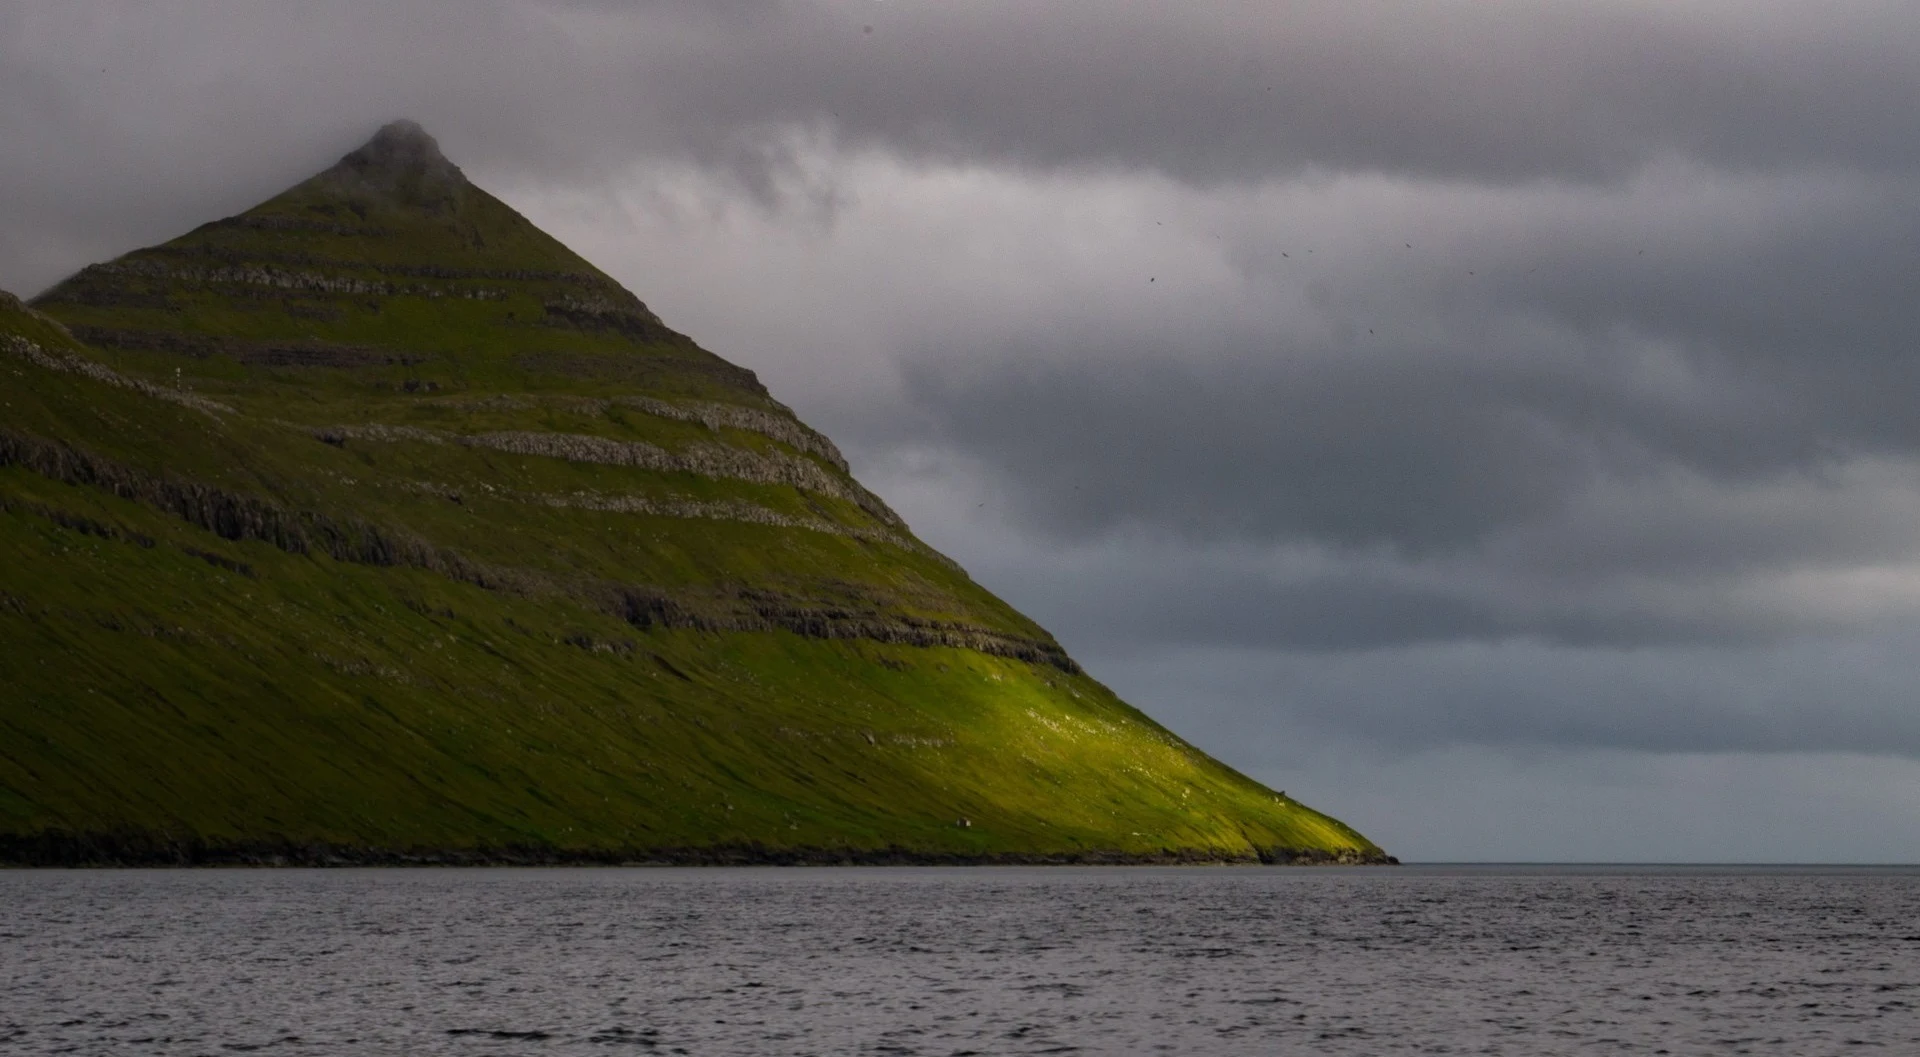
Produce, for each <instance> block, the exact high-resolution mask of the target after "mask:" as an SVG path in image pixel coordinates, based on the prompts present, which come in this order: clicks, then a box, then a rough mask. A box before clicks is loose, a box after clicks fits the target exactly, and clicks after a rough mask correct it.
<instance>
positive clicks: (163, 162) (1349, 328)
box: [0, 0, 1920, 861]
mask: <svg viewBox="0 0 1920 1057" xmlns="http://www.w3.org/2000/svg"><path fill="white" fill-rule="evenodd" d="M1915 55H1920V8H1916V7H1915V6H1914V5H1913V4H1912V3H1910V2H1886V3H1851V2H1845V0H1839V2H1830V3H1822V4H1809V3H1805V2H1804V0H1738V2H1734V0H1713V2H1707V0H1702V2H1695V3H1682V4H1676V3H1671V2H1666V0H1586V2H1580V3H1574V2H1549V0H1531V2H1525V3H1522V2H1517V0H1516V2H1513V3H1497V2H1490V3H1475V4H1460V3H1446V2H1431V3H1419V2H1412V0H1398V2H1385V0H1378V2H1360V0H1327V2H1324V3H1291V4H1290V3H1279V2H1275V0H1244V2H1242V0H1188V2H1181V3H1174V2H1166V0H1162V2H1153V3H1149V2H1141V0H1045V2H1039V0H884V2H877V0H824V2H778V0H627V2H617V0H599V2H592V0H578V2H562V0H550V2H525V3H494V2H487V0H433V2H427V0H420V2H407V0H365V2H341V0H313V2H308V3H303V4H300V5H269V4H260V3H257V2H254V0H231V2H225V3H221V2H205V0H192V2H187V0H181V2H167V0H158V2H153V3H147V4H141V5H137V6H136V5H126V4H121V3H110V2H105V0H0V287H5V288H7V289H10V290H13V291H14V292H16V293H21V294H26V295H31V294H33V293H36V292H38V291H39V290H40V289H42V288H44V287H45V286H46V285H48V284H50V283H52V282H53V281H55V280H57V279H59V278H60V277H62V276H63V275H65V274H67V273H69V272H71V271H72V270H74V269H76V268H78V267H79V266H81V265H83V264H85V263H88V262H89V261H92V260H97V259H101V258H105V257H110V256H113V255H115V254H117V253H121V252H124V251H126V250H128V249H131V248H134V247H136V246H139V245H144V244H149V243H153V242H157V241H160V240H163V239H165V238H169V237H171V236H173V235H176V234H179V233H180V232H182V231H184V230H186V229H188V228H190V227H192V226H194V225H195V224H198V223H200V222H202V221H204V220H207V219H211V218H214V217H217V216H222V215H227V214H230V213H234V212H237V211H239V210H241V209H244V208H246V207H247V206H249V205H251V204H253V203H254V202H255V201H258V200H259V199H261V198H264V197H266V196H268V195H270V194H272V193H273V192H275V191H277V190H279V189H281V188H282V187H284V186H285V185H287V184H290V183H292V182H294V181H295V180H297V179H300V178H302V177H304V176H306V175H309V174H310V173H312V172H314V171H317V170H318V169H320V168H322V167H324V166H325V165H327V164H329V163H331V161H333V160H334V159H335V158H337V157H338V156H339V155H340V154H342V153H344V152H345V151H346V150H348V149H350V148H352V147H353V146H355V145H357V144H358V143H359V142H360V141H362V140H364V139H365V138H366V137H367V136H368V135H370V134H371V132H372V131H373V129H374V128H376V127H377V126H378V125H379V124H381V123H382V122H384V121H386V120H388V119H391V118H394V117H400V116H408V117H413V118H416V119H418V120H419V121H421V122H422V123H424V124H425V125H426V126H427V128H428V130H429V131H430V132H432V133H433V134H435V135H436V136H437V137H438V138H439V139H440V141H441V144H442V146H443V147H444V148H445V150H446V151H447V153H448V154H449V155H450V156H451V157H452V158H453V159H454V160H455V161H456V162H457V163H459V164H461V165H462V166H463V167H464V168H465V169H466V171H467V173H468V175H469V176H471V177H473V178H474V179H475V180H476V181H477V182H479V183H481V184H482V185H483V186H486V187H488V188H490V189H492V190H494V191H495V192H496V193H498V194H500V195H501V196H502V197H504V198H505V199H507V200H508V201H509V202H510V203H512V204H513V205H514V206H515V207H517V208H519V209H520V210H521V211H522V212H524V213H526V214H527V215H528V216H529V217H530V218H532V219H533V220H535V221H536V222H537V223H539V224H541V225H542V226H543V227H545V228H546V229H547V230H548V231H550V232H552V233H553V234H555V235H556V236H558V237H560V238H561V239H562V240H564V241H566V242H568V243H569V244H570V245H572V246H573V247H574V248H576V249H577V250H579V251H580V252H582V253H583V254H584V255H586V256H587V257H588V258H589V259H591V260H593V261H594V262H595V263H597V264H599V265H600V266H602V267H603V268H605V269H606V270H607V271H609V272H610V273H612V274H613V275H614V276H615V277H617V278H619V279H620V280H622V281H623V282H625V283H626V284H627V285H628V286H629V287H630V288H632V289H633V290H634V291H635V292H636V293H637V294H639V295H640V296H641V298H643V299H644V300H646V301H647V302H648V304H649V305H650V306H651V307H653V308H654V309H655V310H656V311H658V312H659V313H660V314H661V315H662V316H663V317H664V318H665V319H666V320H667V322H668V323H669V324H671V325H673V326H676V327H677V328H678V329H681V330H684V331H687V332H689V333H691V334H692V335H694V336H695V337H696V338H697V339H699V340H700V341H701V342H702V343H703V344H704V345H706V346H707V347H709V348H711V349H713V350H714V351H716V352H718V353H720V354H721V355H723V356H725V357H727V358H729V359H731V360H733V361H735V362H737V363H741V364H744V365H746V366H749V367H751V368H753V369H755V370H756V371H758V372H759V373H760V375H761V377H762V378H763V380H765V381H766V382H767V383H768V384H769V386H770V387H771V388H772V389H773V391H774V394H775V395H776V396H777V397H779V398H780V399H782V400H783V401H785V402H786V403H788V404H790V405H792V406H793V407H794V408H795V409H796V410H797V411H799V412H800V414H801V416H802V417H803V418H805V419H807V420H808V421H809V422H811V423H813V424H814V425H816V426H818V427H820V428H822V429H823V430H825V431H826V432H827V433H829V434H830V435H831V436H833V437H835V438H836V439H837V440H838V441H840V442H841V444H842V446H843V447H845V448H846V449H847V450H848V455H849V457H850V458H851V459H852V461H853V462H854V465H855V468H856V471H857V472H858V473H859V475H860V476H861V477H862V479H863V480H865V481H866V482H867V483H868V484H869V485H871V486H873V487H875V488H876V489H877V490H878V491H879V492H881V494H883V495H885V496H886V497H887V498H888V499H889V501H891V502H892V503H893V504H894V505H895V506H896V507H897V508H898V509H899V510H900V511H901V513H902V514H903V515H905V516H906V517H907V518H908V520H909V521H910V522H911V523H912V525H913V526H914V528H915V529H916V530H917V531H918V532H919V533H920V535H922V536H923V537H924V538H926V539H927V540H929V541H930V542H932V543H933V544H935V545H936V546H938V547H940V548H942V549H943V550H945V551H946V552H947V553H948V554H951V555H952V556H954V557H955V558H957V559H959V560H960V561H961V562H962V563H963V564H964V565H965V566H966V567H967V568H968V569H969V570H971V571H972V573H973V574H974V577H975V578H976V579H978V580H980V581H982V582H983V583H985V584H986V585H987V586H989V587H991V588H993V589H994V590H996V591H998V592H999V593H1001V594H1002V595H1003V596H1005V597H1006V598H1008V599H1009V600H1010V601H1012V602H1013V603H1015V604H1016V605H1018V606H1020V607H1021V608H1023V609H1024V610H1026V611H1027V612H1029V613H1030V614H1032V615H1033V616H1035V617H1036V618H1037V619H1039V620H1040V621H1041V622H1042V623H1044V624H1046V625H1047V626H1048V627H1049V628H1051V629H1052V630H1053V631H1054V632H1055V633H1056V634H1057V635H1058V636H1059V637H1060V638H1061V640H1062V641H1063V642H1065V643H1066V644H1067V646H1068V648H1069V649H1070V650H1072V651H1073V652H1074V653H1075V654H1076V656H1078V657H1079V658H1080V659H1081V660H1082V661H1084V662H1085V663H1086V664H1087V666H1088V667H1089V668H1090V669H1091V670H1092V671H1093V673H1094V674H1095V675H1096V676H1098V677H1100V678H1102V679H1104V680H1105V681H1107V682H1108V683H1110V684H1111V685H1113V686H1114V687H1115V688H1116V689H1117V690H1119V691H1120V692H1121V693H1122V694H1123V695H1125V696H1127V697H1128V698H1129V699H1130V700H1132V701H1133V702H1134V703H1136V704H1138V705H1139V706H1141V707H1142V708H1144V709H1146V710H1147V711H1148V712H1150V713H1151V714H1153V715H1155V716H1156V717H1158V718H1160V719H1161V720H1163V721H1165V722H1166V723H1168V724H1169V725H1171V726H1172V727H1173V728H1174V729H1176V730H1177V731H1179V732H1181V733H1182V734H1184V735H1186V736H1188V737H1189V738H1191V739H1193V740H1194V741H1196V742H1197V743H1199V744H1200V745H1201V746H1202V747H1204V748H1206V749H1208V750H1209V751H1212V752H1214V753H1216V754H1217V755H1219V756H1221V757H1222V758H1223V759H1225V760H1227V761H1228V762H1230V763H1232V764H1234V765H1236V766H1238V767H1240V768H1242V769H1244V770H1246V771H1248V772H1249V773H1251V774H1254V775H1255V776H1257V777H1259V778H1261V779H1263V780H1265V781H1267V782H1269V783H1270V784H1272V785H1274V786H1276V787H1279V788H1283V789H1286V790H1287V791H1288V792H1289V793H1291V794H1293V795H1295V796H1298V797H1300V798H1301V799H1304V800H1306V801H1307V802H1309V803H1313V804H1315V805H1317V806H1321V807H1323V808H1325V809H1326V810H1328V811H1330V812H1332V813H1334V814H1336V815H1339V816H1340V817H1342V818H1344V819H1346V820H1347V821H1350V822H1352V823H1353V824H1354V825H1356V826H1358V827H1359V828H1360V829H1361V830H1362V831H1364V832H1366V833H1367V834H1368V835H1370V836H1372V837H1373V838H1375V839H1376V840H1378V841H1379V842H1380V843H1382V844H1383V845H1385V846H1386V847H1387V848H1388V849H1389V850H1390V851H1394V852H1397V853H1398V854H1400V855H1401V856H1402V857H1403V858H1409V859H1427V860H1432V859H1447V860H1489V859H1492V860H1569V859H1572V860H1641V861H1646V860H1718V861H1806V860H1826V861H1915V860H1920V296H1916V291H1920V106H1916V105H1914V102H1915V100H1920V62H1916V61H1915V60H1914V56H1915Z"/></svg>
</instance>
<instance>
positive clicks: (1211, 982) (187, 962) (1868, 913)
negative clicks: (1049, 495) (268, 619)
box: [0, 866, 1920, 1057]
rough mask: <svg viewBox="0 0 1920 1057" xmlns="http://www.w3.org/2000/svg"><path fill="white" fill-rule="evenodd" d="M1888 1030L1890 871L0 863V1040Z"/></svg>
mask: <svg viewBox="0 0 1920 1057" xmlns="http://www.w3.org/2000/svg"><path fill="white" fill-rule="evenodd" d="M1867 1051H1873V1052H1887V1053H1894V1054H1903V1055H1914V1054H1920V869H1915V868H1873V867H1852V868H1841V867H1834V868H1810V867H1671V866H1644V867H1643V866H1607V867H1583V866H1400V867H1378V868H1374V867H1193V868H1184V867H1138V868H1131V867H1104V868H1079V867H1033V868H997V867H996V868H989V867H976V868H914V867H894V868H871V869H868V868H833V867H815V868H746V869H669V868H633V869H624V868H584V869H573V868H565V869H527V870H520V869H484V868H482V869H458V868H442V869H422V870H405V869H371V870H352V869H341V870H267V869H259V870H224V869H223V870H151V871H150V870H97V871H40V870H15V871H0V1053H4V1054H9V1055H11V1054H82V1055H91V1054H102V1055H126V1054H166V1055H175V1054H178V1055H189V1054H193V1055H231V1054H241V1053H253V1052H259V1053H267V1054H273V1055H276V1057H277V1055H286V1057H295V1055H316V1057H318V1055H327V1057H336V1055H359V1054H369V1055H385V1054H394V1055H400V1054H406V1055H440V1054H446V1055H462V1057H466V1055H475V1057H479V1055H510V1054H697V1055H727V1054H754V1055H759V1054H820V1055H834V1057H842V1055H853V1054H875V1055H880V1054H885V1055H907V1054H929V1055H934V1054H937V1055H943V1057H948V1055H951V1057H958V1055H963V1054H1122V1055H1124V1054H1263V1055H1265V1054H1356V1055H1359V1054H1364V1055H1379V1054H1512V1055H1516V1057H1535V1055H1551V1054H1745V1053H1751V1054H1773V1055H1800V1054H1805V1055H1829V1054H1850V1053H1858V1052H1867Z"/></svg>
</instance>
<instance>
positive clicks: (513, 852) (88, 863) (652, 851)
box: [0, 831, 1399, 869]
mask: <svg viewBox="0 0 1920 1057" xmlns="http://www.w3.org/2000/svg"><path fill="white" fill-rule="evenodd" d="M1204 865H1217V866H1397V865H1399V860H1398V859H1396V858H1394V857H1393V856H1391V855H1387V854H1385V853H1384V852H1372V853H1369V852H1363V851H1360V850H1357V849H1342V850H1340V851H1328V850H1327V849H1324V848H1260V849H1256V850H1254V851H1252V852H1250V853H1245V854H1238V855H1234V854H1226V853H1223V852H1220V851H1217V850H1214V849H1204V848H1166V849H1160V850H1157V851H1147V852H1141V851H1124V850H1120V849H1098V848H1096V849H1075V850H1071V851H1057V852H1038V851H1035V852H1021V851H1010V852H954V851H937V850H928V849H916V848H906V847H900V846H898V845H893V846H887V847H880V848H853V847H845V848H835V847H817V846H812V847H789V848H776V847H767V846H765V845H761V844H755V843H745V844H712V845H700V846H694V847H659V848H649V847H631V848H562V847H555V846H551V845H500V846H490V847H474V848H384V847H378V846H373V845H359V844H338V843H331V842H325V841H295V840H288V839H263V840H249V841H207V840H201V839H198V838H175V837H168V836H163V835H159V834H152V833H138V832H135V833H116V834H109V833H72V832H59V831H50V832H43V833H37V834H32V835H19V834H0V868H16V869H34V868H54V869H58V868H77V867H83V868H101V869H113V868H151V867H176V868H190V867H219V866H246V867H261V868H272V867H303V868H311V867H362V866H396V867H409V866H445V867H486V866H1204Z"/></svg>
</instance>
